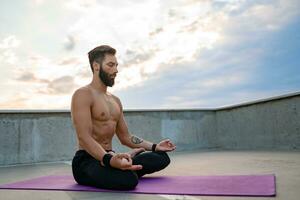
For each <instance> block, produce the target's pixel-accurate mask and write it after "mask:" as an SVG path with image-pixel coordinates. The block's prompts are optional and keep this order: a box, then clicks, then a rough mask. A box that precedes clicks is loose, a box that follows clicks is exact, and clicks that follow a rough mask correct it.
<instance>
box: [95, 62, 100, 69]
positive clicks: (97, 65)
mask: <svg viewBox="0 0 300 200" xmlns="http://www.w3.org/2000/svg"><path fill="white" fill-rule="evenodd" d="M93 69H94V71H99V70H100V64H99V63H97V62H95V61H94V62H93Z"/></svg>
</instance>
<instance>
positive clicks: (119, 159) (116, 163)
mask: <svg viewBox="0 0 300 200" xmlns="http://www.w3.org/2000/svg"><path fill="white" fill-rule="evenodd" d="M110 166H112V167H114V168H117V169H121V170H140V169H142V168H143V166H142V165H133V164H132V159H131V156H130V155H129V154H128V153H117V154H115V155H113V157H112V158H111V160H110Z"/></svg>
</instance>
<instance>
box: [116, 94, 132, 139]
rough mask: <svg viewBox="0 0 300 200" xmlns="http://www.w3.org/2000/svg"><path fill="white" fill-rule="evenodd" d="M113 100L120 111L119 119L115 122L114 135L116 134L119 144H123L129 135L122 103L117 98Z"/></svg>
mask: <svg viewBox="0 0 300 200" xmlns="http://www.w3.org/2000/svg"><path fill="white" fill-rule="evenodd" d="M115 99H116V101H117V103H118V104H119V106H120V110H121V113H120V118H119V120H118V122H117V128H116V134H117V136H118V138H119V140H120V141H121V143H123V144H124V143H126V141H127V140H128V139H129V137H130V133H129V131H128V127H127V124H126V121H125V118H124V114H123V106H122V103H121V101H120V99H119V98H117V97H115Z"/></svg>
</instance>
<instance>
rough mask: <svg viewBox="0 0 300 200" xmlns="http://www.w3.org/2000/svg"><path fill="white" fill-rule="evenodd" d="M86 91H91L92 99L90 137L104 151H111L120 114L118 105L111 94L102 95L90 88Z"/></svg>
mask: <svg viewBox="0 0 300 200" xmlns="http://www.w3.org/2000/svg"><path fill="white" fill-rule="evenodd" d="M87 87H88V86H87ZM88 89H89V90H90V91H91V93H92V95H91V96H92V98H93V99H92V102H93V103H92V106H91V108H90V109H91V115H92V124H93V131H92V137H93V138H94V139H95V140H96V141H97V142H98V143H99V144H100V145H101V146H102V147H103V148H104V149H105V150H112V138H113V136H114V134H115V131H116V127H117V122H118V119H119V118H120V114H121V108H120V105H119V104H118V102H117V99H116V97H114V96H113V95H112V94H109V93H108V94H104V93H103V92H99V91H97V90H95V89H92V88H90V87H88ZM79 148H80V149H82V148H81V147H79Z"/></svg>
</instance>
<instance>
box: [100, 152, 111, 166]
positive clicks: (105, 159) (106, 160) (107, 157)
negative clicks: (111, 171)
mask: <svg viewBox="0 0 300 200" xmlns="http://www.w3.org/2000/svg"><path fill="white" fill-rule="evenodd" d="M112 157H113V156H112V155H111V154H109V153H106V154H104V156H103V158H102V162H103V164H104V166H105V167H110V160H111V158H112Z"/></svg>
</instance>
